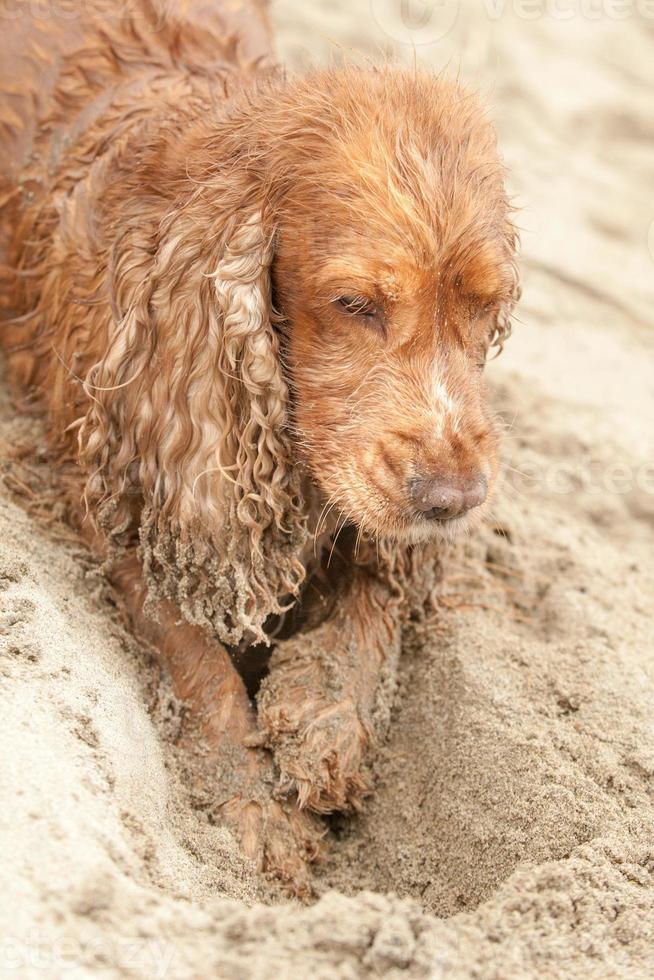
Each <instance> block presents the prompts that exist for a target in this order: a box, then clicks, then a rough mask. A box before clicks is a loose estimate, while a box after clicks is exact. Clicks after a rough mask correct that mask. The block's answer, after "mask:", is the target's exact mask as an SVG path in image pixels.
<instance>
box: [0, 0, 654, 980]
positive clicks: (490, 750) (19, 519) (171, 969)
mask: <svg viewBox="0 0 654 980" xmlns="http://www.w3.org/2000/svg"><path fill="white" fill-rule="evenodd" d="M391 6H392V5H384V4H383V3H381V2H379V3H377V2H376V0H375V2H373V3H372V4H371V5H370V10H371V11H372V13H370V11H369V8H368V4H367V3H365V2H363V0H362V2H361V3H358V4H354V5H352V4H348V5H347V6H346V5H345V3H344V2H343V3H334V2H332V3H329V4H328V3H327V2H324V3H316V4H314V5H313V6H312V8H311V9H310V10H307V9H305V7H306V5H299V4H297V0H280V2H279V3H278V5H277V12H276V17H277V20H278V22H279V23H280V26H281V28H282V35H281V36H282V42H283V49H284V52H285V53H286V54H287V55H288V56H289V57H290V59H291V60H294V61H295V62H300V61H302V60H303V57H304V55H303V53H302V51H300V50H299V49H298V44H299V43H304V44H306V43H307V39H308V38H309V39H313V40H312V45H313V50H314V51H315V52H317V53H318V56H322V55H323V54H324V53H325V52H326V50H327V49H328V46H329V40H328V39H330V38H331V39H334V40H342V41H343V42H344V43H345V44H346V45H347V44H355V45H356V46H358V47H363V48H364V49H367V50H372V49H373V48H376V49H378V45H379V43H380V42H381V43H383V41H384V34H383V31H382V28H383V27H386V29H387V30H389V29H390V30H391V31H392V24H390V22H389V20H388V17H387V13H386V11H387V7H388V9H390V8H391ZM514 7H515V5H514ZM634 9H635V8H634ZM489 10H490V7H489V8H483V6H480V5H476V7H475V9H474V11H473V10H472V8H471V9H470V10H469V9H467V7H464V6H460V7H458V8H457V10H456V13H457V16H456V18H455V20H454V21H453V26H452V29H451V30H450V32H449V33H448V34H447V36H446V37H444V38H443V39H441V41H440V42H439V43H438V44H435V45H434V46H431V47H430V46H427V47H424V48H421V49H419V52H418V54H419V57H420V58H421V59H422V60H426V61H431V62H432V63H434V64H438V65H442V64H444V63H446V62H447V61H448V59H453V60H454V62H455V65H456V63H458V62H459V61H461V63H462V74H463V75H464V76H466V77H468V78H470V79H471V80H472V81H474V82H476V83H478V84H480V85H481V87H482V88H484V89H485V90H487V91H489V90H490V91H491V100H492V102H493V104H494V106H495V110H494V112H495V116H496V118H497V119H498V123H499V127H500V130H501V134H502V141H503V145H504V147H505V150H506V156H507V159H508V163H509V165H510V167H511V168H512V170H513V174H514V177H513V179H514V186H515V190H516V192H517V193H518V196H519V200H520V202H521V203H522V204H524V205H525V212H524V215H523V220H522V225H523V227H524V228H525V229H526V231H525V233H524V236H523V238H524V252H525V261H524V265H525V273H526V274H525V280H526V281H525V298H524V301H523V304H522V308H521V313H520V317H521V320H522V321H523V322H522V323H521V324H519V325H518V326H517V328H516V332H515V336H514V338H513V339H512V340H511V342H510V344H509V347H508V348H507V351H506V352H505V354H504V355H503V356H502V358H501V359H500V360H499V361H498V362H497V364H494V365H493V366H492V367H491V369H490V371H489V377H490V379H491V381H492V382H493V384H494V386H495V388H496V391H497V407H498V410H499V411H500V412H501V413H502V414H503V415H504V417H505V418H506V420H507V425H508V427H509V428H510V431H509V432H508V435H507V441H506V457H507V465H506V477H505V482H506V490H505V492H504V493H503V494H502V495H501V496H500V498H499V499H498V502H497V505H496V507H495V511H494V514H493V519H492V521H491V522H490V523H489V526H488V527H487V528H486V529H485V530H484V531H483V532H482V533H481V534H478V535H476V536H475V537H474V539H472V538H471V539H470V540H468V541H466V542H463V543H462V544H461V545H460V546H459V547H458V548H457V550H456V552H454V553H453V554H452V555H451V556H450V557H449V559H448V563H447V577H446V581H445V583H444V586H443V596H442V608H441V610H440V612H439V615H438V616H437V617H435V619H434V621H433V622H431V623H428V624H425V625H424V626H421V627H419V628H418V627H416V630H415V632H414V634H413V635H412V636H410V637H408V638H407V644H406V650H405V655H404V659H403V663H402V668H401V684H400V693H399V697H398V700H397V704H396V708H395V719H394V724H393V729H392V733H391V736H390V739H389V741H388V743H387V744H386V745H385V746H384V747H383V748H382V749H381V750H380V751H379V753H378V755H377V757H376V759H375V763H374V765H375V769H376V773H377V793H376V795H375V797H374V798H373V799H371V800H370V801H369V803H368V806H367V808H366V810H365V812H364V814H363V815H362V816H361V817H359V818H357V819H353V820H345V819H335V820H334V822H333V826H332V835H331V836H332V845H331V851H330V856H329V859H328V861H327V863H326V864H325V866H324V867H323V868H322V869H321V871H320V873H319V875H318V877H317V884H318V888H319V891H320V892H321V893H322V895H321V897H320V899H319V900H318V901H317V902H316V903H314V904H313V905H311V906H299V905H297V904H294V903H288V902H282V901H280V900H279V896H277V895H275V894H274V893H273V892H272V891H271V889H270V886H269V885H268V883H266V882H265V881H260V880H258V879H257V877H256V876H255V875H254V874H253V873H252V871H251V869H250V868H249V867H248V866H247V864H246V863H245V862H244V861H243V860H242V859H241V858H240V857H239V854H238V851H237V850H236V848H235V846H234V842H233V841H232V839H231V838H230V836H229V834H228V833H227V832H226V831H224V830H223V829H221V828H220V827H216V826H212V825H211V824H209V823H207V821H206V819H205V817H204V815H203V813H202V812H200V811H196V810H194V809H193V808H192V806H191V805H190V804H189V802H188V797H187V796H186V794H185V790H184V786H183V785H182V784H181V782H180V779H179V776H178V773H177V767H176V762H175V753H174V752H173V750H172V748H171V743H172V741H173V740H174V734H175V730H176V725H177V721H178V708H177V706H176V705H175V703H174V701H173V700H172V699H171V698H170V695H169V691H168V689H167V686H166V682H165V679H161V678H160V677H159V674H158V671H157V669H156V668H155V666H154V665H153V664H152V663H151V662H150V660H149V659H148V657H147V656H146V655H145V654H144V653H143V652H142V651H139V650H138V649H136V648H135V647H134V644H132V643H130V641H129V639H128V638H127V637H126V636H125V634H124V632H123V631H122V629H121V628H120V626H119V625H118V624H117V623H116V621H115V618H114V616H113V613H112V610H111V608H110V607H109V606H108V605H107V603H106V601H104V600H103V599H102V597H101V594H100V589H99V582H98V576H97V574H96V571H95V569H94V568H93V567H92V566H90V565H89V563H88V559H87V558H86V556H85V555H84V554H83V553H82V552H81V551H80V550H79V549H76V547H75V545H74V544H72V543H67V542H63V541H61V540H59V539H58V538H56V537H54V536H53V535H52V533H50V532H48V530H47V529H46V528H44V526H43V524H42V523H39V522H37V521H35V520H34V519H33V518H32V517H29V516H28V515H26V513H25V512H24V511H23V510H22V509H20V508H19V507H18V506H17V505H16V503H15V501H14V500H13V499H12V498H11V497H10V495H9V493H8V492H2V493H1V495H0V689H1V691H2V711H1V712H0V728H1V731H2V737H1V741H0V745H1V746H2V748H1V750H0V753H1V757H2V759H1V764H0V787H1V790H0V832H1V833H2V840H3V844H4V847H3V860H2V862H1V864H0V896H1V897H0V931H1V935H2V937H3V938H2V940H0V974H5V973H6V974H7V975H10V976H21V977H27V978H29V977H37V976H38V977H43V976H57V977H59V976H67V977H68V976H70V977H87V976H102V977H105V976H106V977H122V976H139V977H141V976H142V977H148V978H150V977H165V976H169V977H175V978H185V977H189V978H190V977H205V976H216V977H219V978H221V980H223V978H225V980H228V978H232V977H234V978H236V977H238V978H242V977H252V978H257V980H266V978H276V977H279V976H285V977H289V978H298V980H299V978H305V977H308V976H311V977H315V978H325V980H327V978H329V980H332V978H343V980H346V978H348V980H349V978H354V977H378V976H383V977H389V978H394V977H410V978H421V977H425V978H433V980H437V978H440V977H452V978H472V977H479V978H484V980H485V978H502V980H504V978H506V980H509V978H516V980H518V978H525V977H539V978H540V977H546V978H547V977H552V978H554V977H561V978H564V977H565V978H570V977H585V978H587V977H597V978H600V977H609V976H616V975H619V976H621V977H634V978H642V977H644V976H648V975H649V974H650V972H651V954H652V950H653V949H654V832H653V830H652V828H653V827H654V800H653V787H654V730H653V728H652V704H653V703H654V666H653V662H652V657H651V640H652V628H651V622H652V616H653V614H654V588H653V585H654V550H653V548H652V544H653V539H654V466H653V465H652V462H653V461H654V442H653V436H652V429H651V420H652V407H653V401H652V396H653V394H654V391H653V383H652V366H653V364H654V356H653V355H654V351H653V347H654V344H653V341H652V335H651V331H650V332H648V330H647V327H648V326H649V325H650V320H651V309H652V307H653V300H654V285H653V283H654V275H653V271H654V270H653V261H654V258H653V257H652V255H650V253H649V251H648V245H647V236H648V228H649V223H650V221H651V220H652V218H654V213H653V214H649V213H648V212H647V208H646V205H645V201H646V199H647V197H646V192H647V195H649V192H650V190H651V186H652V181H653V179H654V162H653V161H652V157H651V153H648V152H647V151H648V149H649V147H648V144H647V140H648V139H649V140H650V141H651V138H652V136H653V135H654V131H653V130H652V125H651V113H648V112H647V109H648V107H649V100H650V99H651V87H650V88H649V89H648V88H647V86H646V82H647V76H648V74H649V76H650V78H649V81H650V86H651V81H652V67H651V66H652V65H653V64H654V29H653V25H652V21H648V20H646V19H644V18H641V17H639V16H637V15H636V14H635V13H633V15H632V16H630V17H629V18H627V19H625V20H622V21H620V22H616V21H615V20H611V19H610V18H608V17H607V16H603V17H600V18H599V19H594V20H593V19H588V18H584V17H583V16H581V15H580V14H577V15H575V16H573V17H572V18H571V19H565V20H564V19H561V18H558V19H557V18H556V17H553V16H551V15H550V16H542V17H540V18H537V19H535V20H528V19H521V18H520V17H516V16H515V15H514V14H512V13H510V12H509V11H508V9H507V11H506V12H501V8H498V10H497V11H495V13H493V15H492V16H491V15H490V14H489ZM498 11H499V12H498ZM496 15H497V16H496ZM389 24H390V26H389ZM289 25H294V26H293V27H292V28H291V27H290V26H289ZM386 40H388V38H386ZM648 120H649V121H648ZM1 415H2V418H3V419H4V423H3V425H4V433H5V438H7V439H11V440H14V439H15V438H16V425H15V422H14V420H13V419H12V410H11V408H10V406H9V403H8V402H7V401H5V403H3V407H2V412H1ZM648 463H649V464H650V465H649V468H647V464H648Z"/></svg>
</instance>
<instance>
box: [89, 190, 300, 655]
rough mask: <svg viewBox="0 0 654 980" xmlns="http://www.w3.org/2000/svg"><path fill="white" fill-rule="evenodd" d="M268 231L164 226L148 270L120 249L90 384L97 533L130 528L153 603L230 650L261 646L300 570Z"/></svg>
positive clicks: (178, 220)
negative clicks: (204, 628)
mask: <svg viewBox="0 0 654 980" xmlns="http://www.w3.org/2000/svg"><path fill="white" fill-rule="evenodd" d="M203 225H204V226H205V228H204V230H203V227H202V226H203ZM272 233H273V229H272V227H266V226H265V224H264V219H263V217H262V214H261V212H260V211H249V212H247V213H243V212H239V213H237V214H235V215H234V214H232V215H231V216H230V217H229V219H228V220H226V221H225V222H224V223H223V226H222V227H221V228H220V231H219V232H218V233H216V232H214V233H213V237H212V235H210V234H209V233H208V232H207V230H206V217H205V220H204V222H199V221H198V215H197V213H193V211H192V210H191V209H189V210H188V212H185V211H184V210H181V211H177V212H174V213H171V214H170V215H169V216H168V217H167V218H166V219H165V221H164V222H163V223H160V224H159V225H158V228H157V236H158V245H157V248H156V254H155V256H154V258H153V259H152V258H151V259H150V260H149V262H148V260H147V259H146V258H145V257H146V256H147V255H148V250H147V248H145V247H141V248H138V247H137V243H135V242H134V240H133V238H132V240H131V242H130V244H129V246H127V244H126V243H124V244H123V246H122V248H121V251H120V253H119V254H115V255H114V256H113V281H112V291H113V302H114V307H115V310H114V324H113V327H112V332H111V335H110V337H109V339H108V343H107V350H106V356H105V357H104V358H103V359H102V361H101V362H99V363H98V364H97V365H96V366H95V368H94V369H93V370H92V372H91V373H90V375H89V377H88V379H87V390H88V395H89V398H90V399H91V402H90V409H89V411H88V413H87V415H86V418H85V420H84V425H83V427H82V430H81V434H80V445H81V455H82V457H83V459H84V462H85V463H86V465H87V466H88V467H89V469H90V470H91V472H92V473H93V476H92V478H91V480H90V481H89V488H88V492H89V495H90V496H91V497H93V498H95V500H96V501H97V502H98V503H99V504H100V505H101V506H100V512H101V515H102V522H103V524H104V526H105V528H106V529H107V530H108V531H109V532H110V533H113V535H114V538H115V537H116V536H117V533H118V535H119V533H120V531H121V529H123V528H125V527H126V526H127V525H129V524H130V522H131V525H132V527H133V526H134V524H135V523H136V522H138V524H139V533H140V542H141V553H142V557H143V561H144V566H145V571H146V575H147V577H148V580H149V584H150V586H151V594H154V595H156V596H158V597H163V596H166V597H170V598H174V599H175V600H176V601H177V602H178V603H179V604H180V606H181V607H182V610H183V612H184V614H185V615H186V616H187V617H188V618H189V619H190V620H191V621H193V622H203V623H205V624H206V623H210V624H211V626H212V627H213V628H214V629H215V630H216V631H217V632H218V634H219V635H220V637H221V638H222V639H223V640H224V641H225V642H230V643H234V642H238V641H239V640H241V639H242V638H243V637H244V636H248V637H250V638H257V639H262V638H263V632H262V627H263V624H264V622H265V620H266V618H267V617H268V616H269V615H270V614H274V613H279V612H280V611H281V604H282V602H283V600H284V597H288V596H289V595H292V594H295V593H296V592H297V590H298V588H299V586H300V584H301V581H302V577H303V574H304V572H303V566H302V564H301V562H300V561H299V553H300V552H301V549H302V546H303V544H304V540H305V535H306V530H305V518H304V510H303V506H302V501H301V495H300V480H299V475H298V471H297V467H296V466H293V465H292V460H291V453H290V447H289V442H288V434H287V429H286V422H287V418H286V413H287V400H288V392H287V387H286V383H285V381H284V377H283V373H282V369H281V365H280V359H279V350H278V341H277V336H276V333H275V331H274V330H273V328H272V326H271V321H270V265H271V262H272V257H273V246H272ZM150 255H151V250H150Z"/></svg>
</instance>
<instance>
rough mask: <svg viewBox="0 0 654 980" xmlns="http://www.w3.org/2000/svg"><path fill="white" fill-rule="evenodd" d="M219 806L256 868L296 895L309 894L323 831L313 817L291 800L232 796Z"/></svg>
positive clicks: (321, 851)
mask: <svg viewBox="0 0 654 980" xmlns="http://www.w3.org/2000/svg"><path fill="white" fill-rule="evenodd" d="M220 809H221V816H222V818H223V820H224V821H225V823H226V824H227V826H228V827H229V828H230V829H231V830H232V831H233V832H234V834H235V835H236V836H237V838H238V840H239V843H240V845H241V849H242V851H243V853H244V854H245V855H246V857H248V858H249V859H250V860H251V861H252V862H253V863H254V865H255V867H256V868H257V870H258V871H260V872H262V873H264V874H268V875H270V876H271V877H272V878H274V879H275V880H276V881H279V882H280V883H281V884H282V886H283V888H284V889H285V890H287V891H288V892H290V893H291V894H293V895H295V896H296V897H298V898H307V897H310V896H311V894H312V885H311V875H310V870H309V866H310V865H311V864H312V863H314V862H315V861H318V860H319V859H320V857H321V855H322V853H323V845H322V838H323V837H324V835H325V833H326V830H325V828H324V827H323V826H322V824H321V822H320V821H319V820H318V819H317V818H316V817H314V816H313V815H312V814H310V813H307V812H305V811H302V810H300V809H299V808H298V806H297V804H296V803H295V802H294V801H290V800H283V801H282V800H272V799H271V800H267V801H262V800H251V799H242V798H234V799H231V800H229V801H228V802H226V803H224V804H223V805H222V806H221V808H220Z"/></svg>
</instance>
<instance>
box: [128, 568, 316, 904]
mask: <svg viewBox="0 0 654 980" xmlns="http://www.w3.org/2000/svg"><path fill="white" fill-rule="evenodd" d="M110 581H111V584H112V585H113V587H114V589H115V591H116V594H117V600H118V603H119V605H120V606H121V607H122V608H123V609H124V611H125V612H126V614H127V616H128V618H129V620H130V622H131V625H132V628H133V629H134V631H135V633H136V634H137V635H138V636H139V637H141V638H143V639H144V640H145V641H146V642H147V643H148V644H150V645H151V646H153V647H154V648H155V651H156V653H157V654H158V656H159V657H160V659H161V660H162V661H163V663H164V664H165V666H166V667H167V669H168V671H169V673H170V676H171V679H172V683H173V688H174V691H175V694H176V696H177V697H178V698H179V699H180V700H181V701H183V702H184V704H185V705H186V707H187V709H188V717H187V724H186V728H185V730H184V731H183V733H182V741H183V743H184V748H185V750H186V753H187V754H188V756H189V758H190V759H191V762H192V766H191V768H192V769H193V771H194V773H195V779H196V787H195V788H196V791H197V792H200V793H202V795H203V796H204V797H205V798H206V800H207V805H208V806H213V807H214V808H215V810H216V812H217V814H218V816H219V817H221V818H222V819H224V820H225V822H226V823H227V824H228V825H229V826H230V827H232V828H233V830H234V831H235V833H236V835H237V837H238V838H239V840H240V843H241V846H242V848H243V851H244V852H245V853H246V854H247V856H248V857H250V858H251V859H252V860H254V861H255V863H256V865H257V866H258V868H259V869H260V870H264V871H269V872H271V873H272V874H274V875H275V876H276V877H278V878H281V879H282V880H284V881H285V882H287V883H288V885H289V886H290V887H291V889H292V890H294V891H295V892H296V893H298V894H302V893H304V892H307V891H309V884H308V875H307V862H309V861H311V860H313V859H314V858H315V857H316V856H317V854H318V850H319V841H320V838H321V836H322V829H321V828H320V826H319V823H318V821H317V820H316V819H315V818H312V817H311V816H310V815H309V814H306V813H302V812H301V811H300V810H299V809H298V806H297V804H296V802H295V801H293V800H283V801H280V800H278V799H275V798H273V789H274V784H275V778H274V769H273V763H272V759H271V757H270V754H269V753H267V752H265V751H263V750H261V749H257V748H253V747H251V743H252V742H253V741H255V740H256V739H253V733H255V732H256V717H255V713H254V710H253V708H252V705H251V703H250V701H249V698H248V695H247V692H246V690H245V686H244V684H243V681H242V680H241V677H240V676H239V674H238V672H237V671H236V669H235V667H234V665H233V663H232V661H231V658H230V657H229V654H228V653H227V651H226V650H225V648H224V647H223V646H222V644H221V643H220V642H219V641H218V640H216V639H214V638H213V637H211V636H209V635H208V634H207V633H206V632H205V631H204V630H203V629H200V628H199V627H197V626H191V625H189V624H188V623H185V622H184V621H182V619H181V615H180V613H179V611H178V610H177V608H176V607H175V606H174V605H173V604H172V603H170V602H159V603H157V605H156V608H155V609H154V610H153V613H154V616H151V615H149V613H146V610H145V598H146V588H145V584H144V582H143V576H142V571H141V565H140V563H139V562H138V560H137V558H136V557H135V556H132V557H128V558H125V559H123V560H122V561H120V562H119V563H118V564H117V565H116V566H115V568H114V570H113V571H112V573H111V574H110ZM248 743H250V744H248Z"/></svg>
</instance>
